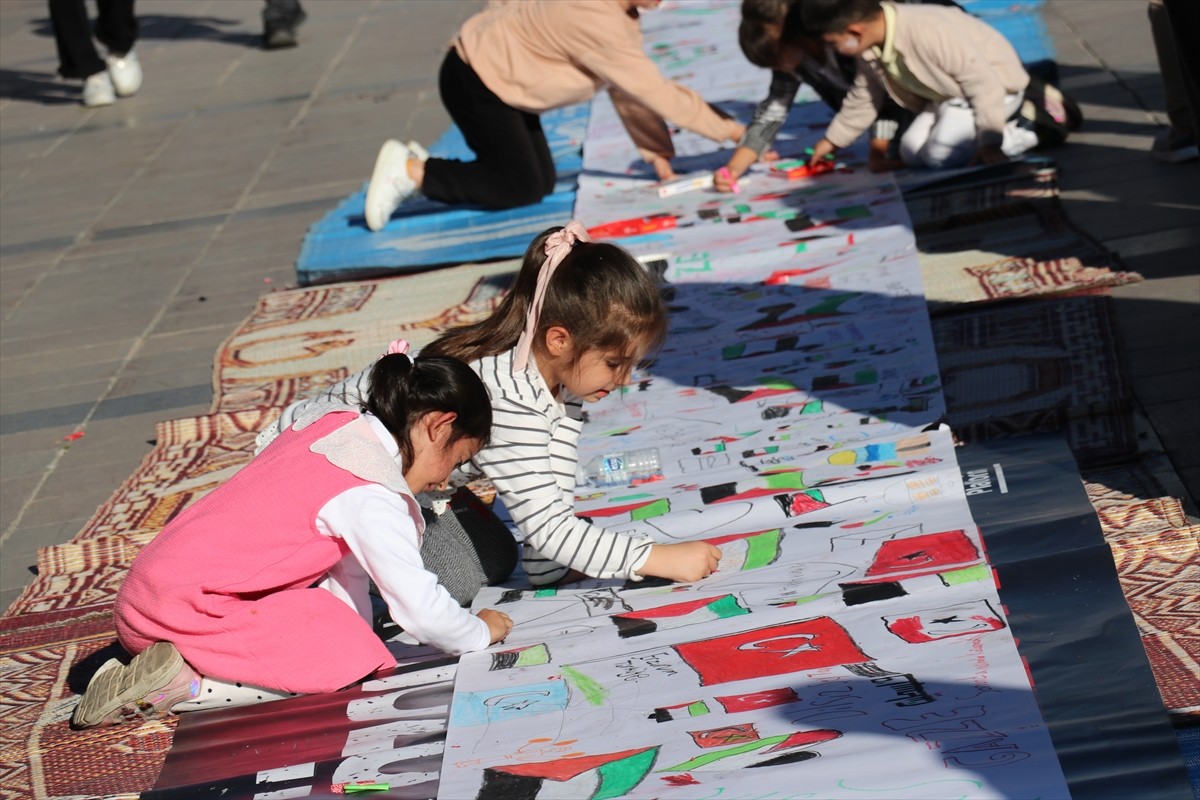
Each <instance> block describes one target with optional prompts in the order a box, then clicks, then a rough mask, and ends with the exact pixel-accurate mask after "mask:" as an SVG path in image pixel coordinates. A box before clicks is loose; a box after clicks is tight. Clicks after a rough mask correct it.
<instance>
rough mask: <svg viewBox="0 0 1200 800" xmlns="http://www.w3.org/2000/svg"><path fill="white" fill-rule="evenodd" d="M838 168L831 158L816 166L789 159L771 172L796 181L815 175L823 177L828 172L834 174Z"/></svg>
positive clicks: (819, 162)
mask: <svg viewBox="0 0 1200 800" xmlns="http://www.w3.org/2000/svg"><path fill="white" fill-rule="evenodd" d="M836 168H837V163H836V162H835V161H834V160H833V159H832V158H830V157H828V156H827V157H826V158H825V159H823V160H821V161H818V162H817V163H816V164H809V163H807V162H805V161H801V160H799V159H789V160H787V161H780V162H779V163H777V164H775V165H774V166H773V167H771V171H772V172H775V173H776V174H779V175H782V176H783V177H785V178H787V179H788V180H789V181H794V180H796V179H798V178H811V177H813V176H814V175H823V174H824V173H826V172H833V170H834V169H836Z"/></svg>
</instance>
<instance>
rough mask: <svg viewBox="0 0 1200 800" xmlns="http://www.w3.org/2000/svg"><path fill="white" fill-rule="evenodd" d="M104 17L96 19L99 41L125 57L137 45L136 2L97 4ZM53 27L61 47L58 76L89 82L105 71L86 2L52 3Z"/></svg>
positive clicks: (99, 1) (115, 0) (105, 0)
mask: <svg viewBox="0 0 1200 800" xmlns="http://www.w3.org/2000/svg"><path fill="white" fill-rule="evenodd" d="M96 6H97V7H98V8H99V10H100V16H99V17H97V18H96V29H95V30H96V38H97V39H99V40H100V43H101V44H103V45H104V46H105V47H107V48H108V50H109V52H112V53H115V54H117V55H124V54H126V53H128V52H129V51H130V50H132V49H133V43H134V42H136V41H137V36H138V23H137V18H136V17H134V16H133V0H96ZM50 24H51V25H52V26H53V27H54V44H55V46H57V47H58V74H59V75H62V76H63V77H64V78H86V77H87V76H89V75H95V74H96V73H97V72H103V71H104V68H105V66H104V59H103V58H101V57H100V55H99V53H97V52H96V45H95V44H93V43H92V27H91V25H89V23H88V12H87V6H86V5H84V2H83V0H50Z"/></svg>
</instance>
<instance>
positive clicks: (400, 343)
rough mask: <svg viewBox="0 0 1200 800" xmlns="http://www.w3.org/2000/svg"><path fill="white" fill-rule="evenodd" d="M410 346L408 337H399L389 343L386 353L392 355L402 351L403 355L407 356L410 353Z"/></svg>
mask: <svg viewBox="0 0 1200 800" xmlns="http://www.w3.org/2000/svg"><path fill="white" fill-rule="evenodd" d="M408 347H409V344H408V339H397V340H396V341H394V342H392V343H391V344H389V345H388V349H387V352H386V353H384V355H385V356H390V355H395V354H396V353H400V354H402V355H406V356H407V355H408ZM410 358H411V356H410Z"/></svg>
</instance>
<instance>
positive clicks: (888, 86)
mask: <svg viewBox="0 0 1200 800" xmlns="http://www.w3.org/2000/svg"><path fill="white" fill-rule="evenodd" d="M893 8H894V9H895V12H896V27H895V30H893V31H889V35H890V36H891V38H892V44H893V47H894V48H895V50H896V52H897V53H899V55H900V56H901V57H902V58H903V59H904V64H905V66H907V67H908V70H909V72H911V73H912V75H913V77H914V78H916V79H917V80H918V81H920V82H921V83H922V84H924V85H925V86H927V87H928V88H930V89H932V90H933V92H935V93H936V94H937V95H941V96H942V97H946V98H950V97H961V98H964V99H966V100H967V102H969V103H970V104H971V108H972V109H973V110H974V112H975V129H976V131H977V134H976V141H977V142H978V143H979V144H980V145H985V144H999V143H1000V141H1001V139H1003V137H1004V123H1005V118H1004V96H1005V95H1006V94H1013V93H1016V92H1020V91H1024V89H1025V87H1026V86H1027V85H1028V84H1029V74H1028V73H1026V72H1025V68H1024V67H1023V66H1021V59H1020V57H1018V56H1017V51H1016V50H1015V49H1013V46H1012V45H1011V44H1009V42H1008V40H1007V39H1005V38H1004V36H1003V34H1001V33H1000V32H999V31H997V30H996V29H995V28H993V27H991V26H990V25H988V24H987V23H986V22H984V21H983V20H981V19H978V18H977V17H973V16H971V15H970V14H967V13H965V12H963V11H961V10H960V9H957V8H954V7H952V6H935V5H907V4H902V5H893ZM887 95H891V97H892V99H894V100H895V101H896V102H897V103H899V104H900V105H901V106H903V107H904V108H907V109H909V110H910V111H914V112H919V111H923V110H925V108H926V107H927V106H929V105H930V104H931V101H930V100H929V99H927V98H925V97H921V96H919V95H917V94H914V93H912V92H909V91H906V90H905V89H903V88H902V87H900V86H897V85H896V84H895V82H893V81H892V80H890V79H889V77H888V75H887V73H886V71H885V70H884V69H883V66H882V65H881V64H880V63H879V60H878V58H877V56H876V54H875V52H874V48H871V49H870V50H868V51H866V52H864V53H862V54H861V55H859V57H858V75H857V77H856V78H855V81H854V86H853V87H852V88H851V89H850V93H849V94H848V95H846V99H845V100H844V101H843V103H842V108H841V110H840V111H839V112H838V113H837V116H835V117H834V118H833V121H832V122H831V123H830V124H829V129H828V130H827V131H826V132H825V138H826V139H828V140H829V141H830V142H832V143H833V144H834V146H836V147H839V148H840V147H846V146H848V145H850V144H852V143H853V142H854V140H855V139H857V138H858V137H859V136H860V135H861V134H862V133H863V131H865V130H866V129H867V128H868V127H869V126H870V125H871V123H872V122H873V121H874V120H875V117H876V115H877V114H878V111H879V109H880V108H881V107H882V105H883V101H884V98H885V97H886V96H887Z"/></svg>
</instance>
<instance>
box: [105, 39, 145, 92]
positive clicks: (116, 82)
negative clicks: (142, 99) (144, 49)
mask: <svg viewBox="0 0 1200 800" xmlns="http://www.w3.org/2000/svg"><path fill="white" fill-rule="evenodd" d="M104 63H105V64H107V65H108V74H109V76H110V77H111V78H112V85H113V88H114V89H116V90H117V94H118V95H120V96H121V97H129V95H131V94H136V93H137V90H138V89H140V88H142V65H141V63H140V62H139V61H138V57H137V53H135V52H133V51H132V50H130V51H129V52H128V53H126V54H125V55H123V56H118V55H114V54H113V53H109V54H108V57H107V58H105V59H104Z"/></svg>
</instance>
